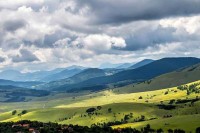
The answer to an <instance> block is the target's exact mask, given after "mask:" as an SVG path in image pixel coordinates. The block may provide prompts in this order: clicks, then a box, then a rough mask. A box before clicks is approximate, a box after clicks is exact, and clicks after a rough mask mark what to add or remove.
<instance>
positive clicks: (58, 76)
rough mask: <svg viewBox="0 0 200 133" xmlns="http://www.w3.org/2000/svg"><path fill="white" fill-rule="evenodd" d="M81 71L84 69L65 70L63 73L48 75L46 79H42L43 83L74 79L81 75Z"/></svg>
mask: <svg viewBox="0 0 200 133" xmlns="http://www.w3.org/2000/svg"><path fill="white" fill-rule="evenodd" d="M81 71H82V69H79V68H73V69H65V70H63V71H61V72H58V73H55V74H52V75H48V76H46V77H44V78H43V79H41V81H45V82H51V81H56V80H61V79H66V78H69V77H72V76H74V75H76V74H78V73H80V72H81Z"/></svg>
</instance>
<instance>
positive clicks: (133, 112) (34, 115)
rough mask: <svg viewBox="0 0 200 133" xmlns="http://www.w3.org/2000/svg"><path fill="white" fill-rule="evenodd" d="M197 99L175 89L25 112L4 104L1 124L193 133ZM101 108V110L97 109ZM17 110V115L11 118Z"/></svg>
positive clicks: (101, 95) (109, 94)
mask: <svg viewBox="0 0 200 133" xmlns="http://www.w3.org/2000/svg"><path fill="white" fill-rule="evenodd" d="M193 84H197V87H196V89H197V90H199V87H200V86H199V84H200V81H195V82H192V83H188V84H187V86H190V85H193ZM166 92H167V93H166ZM197 96H199V93H198V92H197V93H196V92H193V93H191V94H189V95H188V94H187V91H186V90H180V89H178V88H177V87H172V88H166V89H162V90H156V91H147V92H139V93H129V94H116V93H113V91H111V90H106V91H102V92H98V93H93V94H90V95H86V96H80V97H76V98H73V96H71V97H70V96H69V97H64V98H60V99H59V98H56V99H51V100H47V101H45V100H44V101H35V102H34V101H30V102H24V103H23V108H22V107H21V106H20V105H21V103H16V104H13V103H10V104H9V105H8V104H6V103H3V104H0V108H1V109H2V111H3V112H2V113H1V114H0V122H6V121H18V120H20V119H22V120H38V121H43V122H49V121H52V122H58V123H61V124H78V125H83V126H91V125H92V124H103V123H107V122H118V123H114V125H112V127H113V128H118V127H128V126H131V127H134V128H137V129H140V128H141V127H144V126H146V125H147V124H150V125H151V126H152V127H153V128H156V129H159V128H162V129H164V131H167V130H168V129H177V128H179V129H184V130H186V131H187V132H191V131H194V130H195V129H196V128H197V127H198V126H199V118H200V115H199V114H200V106H199V105H200V99H199V98H198V97H197ZM161 101H162V102H161ZM191 101H193V102H191ZM98 107H100V108H99V109H97V108H98ZM11 108H12V109H11ZM90 108H93V109H96V110H95V111H94V112H92V113H90V114H89V113H87V112H86V111H87V110H88V109H90ZM14 109H15V110H16V111H17V113H16V114H15V115H12V111H13V110H14ZM23 109H26V111H27V113H26V114H24V115H22V116H21V117H19V116H18V115H17V114H19V113H20V112H21V111H22V110H23ZM49 116H51V117H49ZM115 124H117V125H115ZM188 125H189V126H188Z"/></svg>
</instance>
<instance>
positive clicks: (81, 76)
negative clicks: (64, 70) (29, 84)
mask: <svg viewBox="0 0 200 133" xmlns="http://www.w3.org/2000/svg"><path fill="white" fill-rule="evenodd" d="M105 75H106V72H105V71H104V70H102V69H98V68H88V69H86V70H83V71H81V72H80V73H78V74H76V75H74V76H72V77H69V78H66V79H62V80H59V81H53V82H50V83H47V84H43V85H39V86H38V87H37V88H42V89H53V88H57V87H59V86H63V85H66V86H69V85H71V84H78V83H80V82H82V81H85V80H88V79H91V78H95V77H100V76H105Z"/></svg>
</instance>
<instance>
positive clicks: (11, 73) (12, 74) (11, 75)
mask: <svg viewBox="0 0 200 133" xmlns="http://www.w3.org/2000/svg"><path fill="white" fill-rule="evenodd" d="M19 75H22V73H21V72H19V71H17V70H4V71H2V72H0V79H7V80H15V79H16V77H18V76H19Z"/></svg>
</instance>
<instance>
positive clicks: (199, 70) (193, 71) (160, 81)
mask: <svg viewBox="0 0 200 133" xmlns="http://www.w3.org/2000/svg"><path fill="white" fill-rule="evenodd" d="M197 80H200V64H196V65H193V66H190V67H187V68H183V69H179V70H176V71H173V72H170V73H167V74H163V75H160V76H158V77H155V78H153V79H150V80H148V81H145V82H141V83H140V84H130V85H128V86H124V87H121V88H117V89H116V90H115V92H117V93H133V92H144V91H153V90H158V89H165V88H170V87H175V86H179V85H183V84H187V83H190V82H194V81H197Z"/></svg>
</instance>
